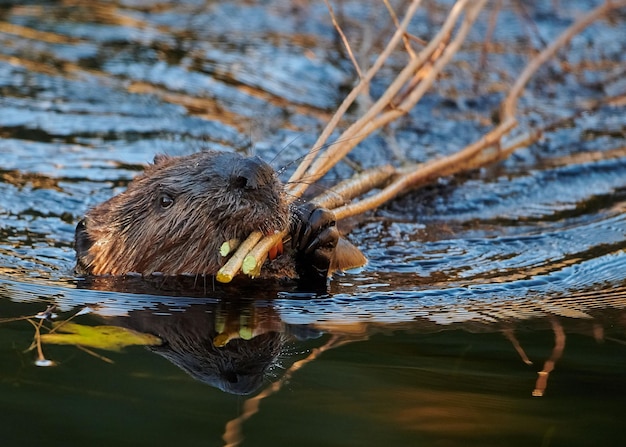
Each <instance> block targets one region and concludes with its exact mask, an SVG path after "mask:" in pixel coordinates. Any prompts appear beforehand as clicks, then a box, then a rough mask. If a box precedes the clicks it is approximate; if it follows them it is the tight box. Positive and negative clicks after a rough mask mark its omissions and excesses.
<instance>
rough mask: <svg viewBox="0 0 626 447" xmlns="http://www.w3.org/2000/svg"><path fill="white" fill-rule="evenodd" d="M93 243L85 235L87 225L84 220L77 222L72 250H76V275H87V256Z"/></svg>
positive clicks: (86, 234) (87, 235)
mask: <svg viewBox="0 0 626 447" xmlns="http://www.w3.org/2000/svg"><path fill="white" fill-rule="evenodd" d="M93 243H94V241H93V239H91V237H89V234H88V233H87V224H86V222H85V219H83V220H81V221H80V222H78V225H76V233H75V234H74V249H75V250H76V273H78V274H79V275H80V274H88V273H89V267H88V265H89V262H88V261H87V256H88V255H89V249H90V248H91V246H92V245H93Z"/></svg>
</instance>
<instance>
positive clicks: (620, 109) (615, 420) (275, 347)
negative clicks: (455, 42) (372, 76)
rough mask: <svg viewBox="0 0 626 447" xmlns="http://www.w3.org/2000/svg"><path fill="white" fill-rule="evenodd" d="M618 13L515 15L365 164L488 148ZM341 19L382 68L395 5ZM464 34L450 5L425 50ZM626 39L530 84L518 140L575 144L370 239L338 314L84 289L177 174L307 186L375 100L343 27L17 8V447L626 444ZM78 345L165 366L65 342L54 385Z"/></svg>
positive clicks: (424, 15) (425, 202)
mask: <svg viewBox="0 0 626 447" xmlns="http://www.w3.org/2000/svg"><path fill="white" fill-rule="evenodd" d="M556 3H558V9H557V10H554V9H552V8H553V7H554V6H555V4H556ZM596 4H598V2H593V1H582V0H581V1H575V2H543V3H542V2H536V4H533V5H530V4H522V2H517V3H516V4H515V5H512V4H509V2H503V6H502V9H501V10H500V12H499V13H498V16H497V22H496V27H495V30H494V34H493V36H494V37H493V41H494V42H497V43H498V45H495V46H493V47H492V48H491V49H490V51H488V52H487V53H486V54H485V55H483V54H482V48H483V45H482V42H483V41H484V37H485V35H486V33H487V30H488V27H489V26H488V19H489V14H490V11H491V10H488V11H485V12H484V13H483V14H482V15H481V17H480V18H479V20H478V22H477V23H476V25H475V29H474V30H473V32H472V33H471V35H470V37H469V39H468V42H467V44H466V45H465V47H464V49H463V50H462V51H460V52H459V53H458V55H457V56H456V58H455V60H454V61H453V62H452V63H451V65H450V66H449V67H448V69H447V70H446V75H445V76H443V77H442V78H441V79H440V80H439V81H438V82H437V83H436V85H435V86H434V88H433V89H432V91H431V92H430V93H429V94H428V95H427V96H426V97H425V98H424V99H423V100H422V101H421V102H420V103H419V104H418V106H417V107H416V108H415V110H413V111H412V112H411V114H410V115H409V116H408V117H406V118H405V119H403V120H402V121H401V122H400V123H399V124H397V125H393V126H391V127H390V128H389V129H387V130H386V131H385V132H383V133H381V134H379V135H376V136H374V137H373V138H370V139H368V140H366V141H365V142H363V144H361V145H360V146H359V147H357V148H356V149H355V152H354V154H353V155H351V158H352V161H353V162H355V163H357V164H360V165H362V166H369V165H376V164H380V163H382V162H389V161H391V162H392V163H395V164H398V165H399V164H401V163H402V162H403V161H404V160H405V159H408V160H414V161H424V160H428V159H431V158H433V157H436V156H440V155H443V154H448V153H451V152H453V151H456V150H459V149H460V148H462V147H463V146H464V145H466V144H469V143H471V142H472V141H474V140H475V139H476V138H478V137H479V136H480V135H482V134H483V133H484V132H486V131H488V130H489V129H490V128H492V126H493V125H494V121H493V118H494V116H495V115H496V111H497V107H498V104H499V103H500V101H501V100H502V99H503V97H504V94H505V92H506V89H507V87H508V86H510V85H511V83H512V81H513V80H514V78H515V76H516V75H517V74H518V73H519V72H520V70H521V69H522V68H523V66H524V64H525V62H526V61H527V59H528V56H529V54H531V53H533V52H534V51H537V50H540V49H541V48H543V47H544V46H545V44H546V42H547V41H549V40H550V39H551V38H553V37H554V36H556V35H557V34H558V33H559V32H561V31H562V30H563V29H565V28H566V27H567V26H568V25H570V24H571V23H572V20H573V19H574V18H576V17H578V16H579V15H580V14H581V12H582V11H588V10H589V9H591V8H592V7H593V6H595V5H596ZM336 7H337V10H338V11H340V12H341V13H343V14H344V15H345V16H344V17H350V20H347V21H345V23H344V25H345V29H346V31H347V34H348V37H349V38H350V39H351V40H352V41H353V42H355V43H356V44H357V45H362V46H363V48H365V49H366V50H367V48H368V45H370V44H371V45H372V48H374V49H376V48H378V45H379V44H380V42H379V41H378V40H377V39H376V36H380V37H381V39H383V38H384V37H385V36H387V35H388V30H389V29H390V28H389V21H388V19H387V16H386V15H385V13H384V10H382V9H381V8H382V6H381V5H380V4H378V3H377V2H342V3H341V5H336ZM449 7H450V5H449V2H441V3H438V2H428V4H427V5H425V7H424V8H423V9H422V10H421V12H420V13H419V14H418V15H417V17H416V19H415V20H414V23H413V24H412V25H411V31H412V32H413V33H414V34H415V35H417V36H419V37H421V38H425V39H428V38H430V37H431V36H433V35H434V33H435V32H436V31H437V29H438V26H439V25H440V24H441V22H442V20H443V18H444V17H445V15H446V14H447V12H448V10H449ZM625 14H626V13H625V12H624V11H617V12H616V13H615V14H613V15H612V16H611V18H610V20H608V21H605V22H598V23H597V24H594V25H592V26H591V27H590V28H589V29H588V30H586V31H585V32H583V33H582V34H581V35H580V36H577V37H576V38H575V39H574V40H573V41H572V43H571V45H570V46H569V47H568V48H567V50H566V51H563V52H562V53H560V54H559V56H558V58H557V59H556V60H555V61H554V62H553V63H551V64H549V65H548V66H547V67H545V68H544V69H542V70H541V71H540V72H539V73H538V74H537V76H536V79H535V80H534V81H533V82H531V84H530V85H529V87H528V89H527V91H526V93H525V94H524V96H523V98H522V100H521V102H520V108H519V120H520V128H521V129H530V128H536V127H543V126H544V125H545V124H546V123H552V122H558V124H556V125H554V126H552V127H550V128H549V129H547V130H546V132H545V135H544V138H543V139H542V140H541V141H540V142H538V143H536V144H534V145H532V146H531V147H529V148H524V149H521V150H519V151H518V152H517V153H515V154H514V155H513V156H512V157H511V158H509V159H507V160H506V161H504V162H502V163H500V164H498V165H497V166H492V167H488V168H485V169H483V170H480V171H479V172H475V173H472V174H469V175H466V176H463V177H459V178H454V179H444V180H442V181H440V182H438V183H437V184H436V185H430V186H428V187H425V188H423V189H421V190H419V191H415V192H412V193H410V194H408V195H406V196H404V197H402V198H400V199H398V200H396V201H394V202H393V203H391V204H389V205H386V206H385V207H384V208H382V209H380V210H377V211H376V212H375V213H371V214H368V215H366V216H364V217H363V219H361V220H360V221H359V222H356V223H355V224H354V225H353V228H352V231H351V233H350V237H351V239H352V241H353V242H354V243H356V244H357V245H358V246H359V247H360V248H362V250H363V251H364V253H365V254H366V255H367V257H368V259H369V264H368V265H367V266H366V267H365V268H364V269H363V270H362V271H359V272H353V273H349V274H346V275H344V276H339V277H335V278H334V279H333V281H332V282H331V284H330V287H329V290H328V294H327V295H320V296H313V295H304V296H303V295H299V294H296V293H294V292H293V291H292V290H287V289H279V288H276V286H275V285H270V286H268V285H266V284H263V285H260V284H259V285H256V286H253V287H252V289H250V288H247V287H241V288H239V287H217V288H216V289H213V285H212V283H211V282H209V283H208V284H207V287H206V288H200V289H195V290H193V291H191V290H188V291H187V293H185V292H182V293H181V292H180V290H179V291H178V292H177V294H176V295H178V296H168V293H167V291H166V290H165V288H160V289H156V290H155V289H154V288H150V287H146V285H145V284H144V285H143V286H139V288H138V286H137V284H128V282H117V283H111V282H107V281H100V282H98V281H96V282H88V281H84V280H82V279H80V278H76V277H75V276H74V274H73V270H72V269H73V265H74V252H73V248H72V243H73V234H74V227H75V225H76V222H77V221H78V220H79V219H80V217H81V216H82V215H83V214H84V213H85V211H86V210H87V209H88V208H89V207H90V206H93V205H94V204H96V203H99V202H101V201H103V200H105V199H107V198H109V197H111V196H112V195H113V194H115V193H117V192H120V191H122V190H123V188H124V186H125V185H126V184H127V182H128V181H129V180H130V179H131V178H132V177H133V176H135V175H137V174H138V173H139V172H141V170H142V169H143V166H145V164H146V163H148V162H150V161H151V160H152V159H153V157H154V155H155V154H157V153H162V152H165V153H168V154H171V155H179V154H185V153H190V152H193V151H196V150H200V149H202V148H217V149H222V150H235V151H240V152H242V153H255V154H258V155H260V156H261V157H262V158H264V159H265V160H268V161H271V163H272V165H273V166H274V167H275V168H277V169H280V168H282V167H286V171H285V172H284V174H283V177H284V178H285V179H286V178H288V174H289V172H290V171H291V170H292V169H293V168H294V163H293V162H294V161H297V160H298V158H299V157H301V156H302V154H303V153H304V151H305V150H306V149H308V147H309V146H310V145H311V144H312V143H313V141H314V140H315V138H316V136H317V134H318V133H319V131H320V129H321V128H322V127H323V125H324V124H325V122H326V120H327V119H328V118H329V117H330V114H331V112H332V111H333V110H334V109H335V108H336V107H337V105H338V103H339V102H340V101H341V99H342V98H343V96H344V95H345V92H346V90H347V88H348V87H349V86H350V85H351V84H352V83H353V82H354V80H355V73H354V70H353V69H352V66H351V63H350V62H349V60H348V59H347V57H346V56H345V54H344V52H343V51H342V50H341V48H340V46H338V45H337V39H336V36H335V35H334V32H333V28H332V24H331V23H330V20H329V18H328V13H327V10H326V7H325V6H324V4H323V3H316V2H311V3H303V2H298V3H292V2H284V1H270V2H261V3H254V2H227V3H221V2H204V1H193V0H190V1H185V2H168V1H162V2H148V1H141V0H137V1H134V0H133V1H131V0H123V1H119V2H107V1H97V2H86V1H85V2H82V1H75V2H0V396H2V397H1V398H0V399H1V402H2V403H1V405H2V418H1V420H0V430H1V431H2V435H3V436H2V445H6V446H24V445H39V444H45V445H49V446H61V445H63V446H67V445H82V444H91V445H117V446H122V445H129V446H131V445H132V446H138V445H150V446H155V445H172V444H177V445H206V446H214V445H215V446H219V445H244V446H263V445H274V446H276V445H278V446H283V445H284V446H292V445H299V446H308V445H311V446H352V445H354V446H357V445H358V446H379V445H425V446H430V445H432V446H456V445H459V446H461V445H462V446H467V445H476V446H479V445H480V446H502V445H506V446H515V445H520V446H529V445H537V446H589V445H610V446H613V445H615V446H619V445H624V444H625V443H626V435H624V429H623V427H622V426H621V422H622V419H623V414H624V410H623V408H624V402H626V380H625V378H626V346H625V345H626V311H625V309H626V151H625V150H624V147H625V141H626V138H625V134H626V113H624V104H625V102H624V97H625V95H626V88H625V86H624V82H623V77H624V76H623V74H624V68H623V67H624V65H625V64H624V63H625V57H626V56H624V55H625V54H626V48H625V46H626V41H624V39H623V29H624V17H626V16H625ZM366 50H363V51H365V53H366V54H367V51H366ZM403 62H404V61H403V59H402V57H401V56H399V55H398V56H396V57H395V58H393V59H392V62H391V65H392V67H398V66H401V64H402V63H403ZM390 73H391V70H390V71H389V72H385V73H383V74H382V75H381V76H380V78H378V79H376V80H375V82H373V84H372V88H371V95H372V96H376V95H378V94H380V92H381V86H382V85H383V84H384V83H385V82H388V81H389V79H390ZM365 104H366V103H365ZM356 112H357V110H355V111H354V113H356ZM566 117H571V119H564V118H566ZM350 175H352V168H351V167H349V166H348V164H340V165H338V166H337V167H336V168H335V169H333V171H332V172H331V173H330V175H329V178H330V180H331V181H332V180H333V179H337V178H342V177H347V176H350ZM49 306H53V309H54V310H53V311H52V313H53V314H54V318H49V319H47V320H45V321H43V320H41V319H38V318H36V315H37V314H38V313H40V312H43V311H45V310H46V308H48V307H49ZM77 313H80V315H77V316H75V317H73V316H74V315H75V314H77ZM27 316H28V317H31V318H30V322H29V320H27V319H18V320H15V319H16V318H19V317H27ZM69 318H73V319H72V322H73V323H77V324H79V325H81V326H82V327H83V328H84V327H94V326H106V327H107V330H109V331H111V330H113V329H111V328H122V329H118V330H121V331H127V329H132V330H135V331H140V332H143V333H149V334H156V335H159V336H160V338H161V342H162V343H161V345H159V346H152V347H144V346H128V347H125V348H123V349H121V350H120V351H111V350H106V349H98V348H94V349H92V352H86V351H85V350H83V349H81V348H79V347H77V346H75V345H58V344H53V343H48V342H44V343H43V346H42V349H43V356H44V357H45V359H46V360H49V361H51V362H53V364H54V366H49V367H38V366H36V360H37V358H38V354H37V350H36V349H30V350H29V346H31V343H32V342H33V339H34V337H35V326H37V325H38V324H40V323H41V324H42V325H43V328H42V330H41V333H42V334H46V333H47V332H48V330H49V329H51V328H52V326H53V324H54V322H55V321H56V322H58V321H64V320H67V319H69ZM124 333H125V334H127V332H124ZM228 337H230V338H228ZM104 339H105V340H109V341H110V340H112V339H113V336H112V335H110V333H109V335H108V336H106V337H104ZM226 339H227V342H226V341H225V340H226ZM516 345H518V347H517V348H516ZM90 349H91V348H90ZM542 371H543V372H545V374H544V373H542V374H539V373H540V372H542ZM542 378H543V379H547V381H544V382H542V381H541V380H542ZM533 393H534V394H543V395H542V396H533Z"/></svg>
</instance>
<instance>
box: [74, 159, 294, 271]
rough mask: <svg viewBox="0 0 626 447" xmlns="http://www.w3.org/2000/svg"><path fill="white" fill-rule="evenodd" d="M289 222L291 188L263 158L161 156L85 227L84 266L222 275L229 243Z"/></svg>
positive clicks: (79, 242)
mask: <svg viewBox="0 0 626 447" xmlns="http://www.w3.org/2000/svg"><path fill="white" fill-rule="evenodd" d="M288 224H289V206H288V204H287V202H286V200H285V197H284V189H283V186H282V184H281V183H280V181H279V180H278V177H277V175H276V172H275V171H274V169H272V167H271V166H269V165H268V164H267V163H265V162H264V161H262V160H261V159H259V158H258V157H251V158H246V157H243V156H241V155H239V154H236V153H231V152H219V151H202V152H198V153H194V154H191V155H187V156H181V157H169V156H165V155H160V156H157V157H155V160H154V164H152V165H150V166H148V167H147V168H146V170H145V172H144V173H143V174H142V175H140V176H138V177H137V178H135V179H134V180H133V181H132V182H131V183H130V184H129V185H128V188H127V190H126V191H125V192H123V193H121V194H119V195H117V196H115V197H113V198H111V199H109V200H108V201H106V202H104V203H102V204H100V205H98V206H96V207H95V208H93V209H91V210H90V211H89V212H88V213H87V215H86V216H85V218H84V219H83V220H82V221H81V222H80V223H79V224H78V226H77V228H76V240H75V247H76V252H77V271H78V272H79V273H82V274H95V275H101V274H111V275H123V274H126V273H130V272H136V273H141V274H144V275H146V274H151V273H155V272H161V273H164V274H167V275H180V274H215V273H216V272H217V270H218V269H219V267H220V265H221V262H220V261H221V259H220V255H219V247H220V245H221V244H222V242H224V241H226V240H229V239H234V238H239V239H243V238H246V237H247V236H248V234H250V233H251V232H252V231H260V232H262V233H264V234H270V233H273V232H275V231H281V230H283V229H285V228H286V227H287V225H288Z"/></svg>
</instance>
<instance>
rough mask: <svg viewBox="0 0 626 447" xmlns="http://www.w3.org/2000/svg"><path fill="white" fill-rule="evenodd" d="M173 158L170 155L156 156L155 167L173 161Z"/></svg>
mask: <svg viewBox="0 0 626 447" xmlns="http://www.w3.org/2000/svg"><path fill="white" fill-rule="evenodd" d="M171 159H172V157H170V156H169V155H165V154H156V155H155V156H154V161H153V163H154V165H155V166H157V165H160V164H161V163H165V162H166V161H167V160H171Z"/></svg>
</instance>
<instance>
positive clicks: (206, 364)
mask: <svg viewBox="0 0 626 447" xmlns="http://www.w3.org/2000/svg"><path fill="white" fill-rule="evenodd" d="M154 281H157V283H156V284H155V283H154V282H152V283H150V282H147V281H145V280H143V279H141V278H139V277H136V278H135V277H127V278H110V277H109V278H106V277H101V278H92V279H91V280H84V281H80V282H79V284H80V288H79V289H77V290H76V291H75V292H78V293H64V292H61V293H50V294H48V295H47V296H46V297H45V298H44V299H43V302H41V300H42V295H41V294H40V293H39V294H38V293H33V292H34V290H33V289H32V286H30V287H29V288H30V290H28V291H26V290H23V288H24V284H21V283H10V282H4V283H2V284H1V285H2V291H3V295H7V296H10V297H11V298H12V299H13V301H19V302H25V301H30V299H25V297H28V298H31V299H32V297H33V296H37V297H38V298H37V302H41V305H43V304H44V303H45V304H46V305H47V306H48V308H47V310H45V311H42V312H40V313H39V314H38V315H35V316H33V318H35V319H36V320H38V321H39V322H38V323H37V325H35V324H34V326H35V327H36V337H35V338H36V340H37V337H39V335H38V334H39V332H40V333H41V336H40V341H41V342H43V344H44V345H45V344H73V345H76V346H81V347H83V348H86V347H92V348H100V349H105V350H106V349H110V350H117V349H119V348H120V347H123V346H126V345H131V344H143V345H145V346H146V348H147V349H148V350H149V351H151V352H154V353H156V354H158V355H160V356H162V357H164V358H166V359H167V360H169V361H170V362H172V363H173V364H174V365H176V366H177V367H179V368H180V369H182V370H183V371H185V372H186V373H187V374H189V375H190V376H191V377H193V378H194V379H196V380H198V381H200V382H203V383H206V384H209V385H211V386H213V387H215V388H218V389H220V390H222V391H225V392H227V393H232V394H239V395H250V394H253V393H255V392H258V391H259V390H260V389H261V388H262V387H263V386H264V385H265V386H267V387H269V388H267V389H272V387H273V390H274V391H276V390H278V389H280V383H282V382H284V381H285V380H286V379H288V377H284V376H283V375H286V376H290V375H291V374H292V373H293V372H294V371H295V370H297V369H299V368H300V367H301V366H303V365H304V364H306V363H308V362H310V361H313V360H315V359H316V358H317V357H318V356H319V355H320V354H321V353H322V352H324V351H327V350H329V349H333V348H335V347H337V346H341V345H344V344H346V343H351V342H355V341H361V340H366V339H369V338H370V337H372V336H373V335H375V334H379V333H383V334H392V333H397V332H404V333H411V334H422V335H423V334H436V333H441V332H444V331H449V332H458V331H462V332H465V333H467V334H468V337H469V336H470V335H469V334H480V333H489V334H496V333H500V334H501V335H502V337H503V338H504V339H506V340H508V342H509V343H510V345H509V349H510V352H516V353H517V356H518V357H519V359H520V365H524V364H525V365H528V366H530V365H533V361H532V360H531V359H530V356H529V355H528V354H527V353H526V351H525V347H524V345H523V343H521V342H520V341H519V340H518V335H517V334H519V333H522V334H532V333H539V332H542V331H544V332H545V331H549V332H551V333H552V334H553V336H552V340H553V341H552V342H551V343H546V344H545V349H544V351H545V353H546V355H545V356H544V358H543V359H542V362H543V363H541V364H539V363H536V364H535V365H533V367H534V368H535V369H536V370H537V372H538V377H537V381H536V384H535V387H534V390H533V391H532V394H533V395H534V396H541V395H543V394H544V392H545V391H546V389H547V386H548V385H547V383H548V378H549V375H550V373H551V372H552V371H553V370H554V368H555V367H556V365H557V364H558V361H559V360H560V358H561V357H562V356H563V353H564V352H565V351H566V339H567V337H566V333H577V334H584V335H585V336H588V337H589V338H590V339H593V340H595V341H596V342H597V343H603V342H605V341H610V342H612V343H617V344H624V343H626V342H625V341H624V340H623V338H624V330H625V329H626V285H616V286H615V287H614V288H612V289H611V290H604V291H596V292H594V291H592V290H590V291H587V292H584V293H582V292H578V293H571V294H568V295H564V296H560V297H555V296H545V297H537V296H533V297H532V299H529V300H527V301H524V300H519V299H518V300H512V299H511V298H510V297H506V296H502V297H501V299H500V302H499V303H497V305H496V304H494V302H492V301H490V300H487V301H485V302H483V303H481V302H480V301H478V300H473V301H472V300H465V301H460V302H457V303H456V304H448V305H443V306H442V305H438V306H435V305H433V302H432V301H429V300H427V299H424V300H420V297H419V296H417V297H414V299H410V298H406V297H405V298H404V299H403V300H402V305H401V306H400V307H398V305H399V304H398V300H397V299H395V298H393V297H391V296H389V297H388V298H387V299H381V298H380V297H377V298H376V299H375V300H368V299H367V296H366V295H365V294H363V295H361V296H360V297H359V298H360V299H361V302H360V303H358V302H357V300H356V299H355V298H353V299H352V300H351V301H350V302H348V303H346V299H347V298H346V297H345V296H341V295H336V296H332V295H322V296H320V295H310V294H309V295H306V294H302V293H300V292H298V291H297V290H296V289H294V290H293V291H291V292H289V291H285V290H284V289H281V288H280V287H279V285H277V284H273V283H269V282H268V283H267V284H265V287H261V288H259V287H253V285H252V284H248V283H246V282H242V283H235V285H231V286H229V287H223V288H220V289H215V290H212V291H211V292H209V291H207V289H206V287H207V286H206V285H205V284H203V285H198V284H196V287H195V289H194V288H189V289H186V292H187V296H181V295H180V294H181V293H182V291H183V290H185V289H181V288H180V287H181V285H182V284H186V283H188V282H189V281H194V282H197V279H194V278H179V279H178V280H176V279H173V278H169V280H165V278H161V279H158V278H155V279H154ZM254 286H258V281H257V282H255V283H254ZM85 288H86V289H87V290H85ZM48 289H49V288H46V289H35V290H37V291H38V292H41V290H47V292H52V291H50V290H48ZM59 290H63V289H59ZM260 290H262V291H260ZM278 290H281V291H280V292H277V291H278ZM194 291H195V293H196V296H195V297H194V296H192V295H194ZM82 292H88V293H87V294H85V293H82ZM155 292H158V293H155ZM440 292H441V291H440ZM414 294H415V293H414ZM456 294H457V298H458V291H456ZM424 297H426V295H424ZM424 297H422V298H424ZM85 298H87V300H86V301H81V299H85ZM342 302H343V304H344V305H346V306H347V309H345V308H343V307H342ZM541 303H543V305H539V304H541ZM609 303H610V304H609ZM357 304H358V307H357ZM574 305H575V306H574ZM437 313H440V314H441V315H439V316H438V315H437ZM85 314H89V315H90V317H89V318H92V317H93V316H97V321H98V322H99V323H100V324H104V325H105V326H100V325H98V324H95V325H94V322H93V321H90V322H88V323H87V325H85V326H81V325H84V323H83V322H82V321H81V318H85V317H83V315H85ZM390 315H393V319H390V318H389V316H390ZM18 318H23V319H25V318H26V317H22V316H21V317H18ZM92 320H93V318H92ZM44 321H45V322H46V324H43V322H44ZM114 327H117V328H122V329H124V330H128V331H129V332H128V333H124V334H122V335H120V333H119V332H118V331H115V330H113V329H112V328H114ZM63 334H65V335H63ZM136 334H139V335H141V334H143V335H144V336H145V337H147V338H143V339H142V338H137V335H136ZM75 337H78V338H75ZM80 337H82V338H80ZM131 337H132V338H131ZM120 339H121V341H120ZM155 340H156V341H155ZM312 341H314V343H313V344H311V342H312ZM548 350H551V351H550V353H549V354H547V353H548V352H549V351H548ZM302 352H308V353H309V355H308V357H305V358H300V356H301V354H299V353H302ZM39 354H40V355H39V356H38V361H40V362H41V361H43V360H45V358H44V357H43V356H42V355H41V352H40V353H39ZM535 361H536V359H535ZM272 382H274V383H273V384H272ZM277 384H278V385H277ZM267 389H266V392H267Z"/></svg>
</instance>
